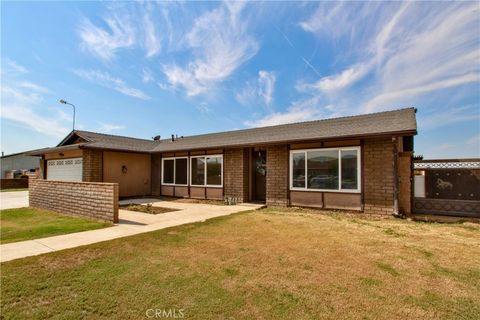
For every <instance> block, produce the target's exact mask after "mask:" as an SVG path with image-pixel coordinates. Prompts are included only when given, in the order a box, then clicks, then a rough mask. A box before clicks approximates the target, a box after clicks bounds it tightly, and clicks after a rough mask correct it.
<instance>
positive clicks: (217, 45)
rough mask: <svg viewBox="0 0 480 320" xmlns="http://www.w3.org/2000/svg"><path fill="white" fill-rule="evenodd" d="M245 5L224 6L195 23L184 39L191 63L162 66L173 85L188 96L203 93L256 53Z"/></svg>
mask: <svg viewBox="0 0 480 320" xmlns="http://www.w3.org/2000/svg"><path fill="white" fill-rule="evenodd" d="M244 5H245V3H242V2H233V3H224V4H222V5H220V7H218V8H216V9H213V10H211V11H208V12H206V13H204V14H203V15H201V16H200V17H198V18H197V19H196V20H195V21H194V23H193V28H192V30H191V31H190V32H189V33H188V34H187V36H186V46H187V47H188V49H190V50H192V51H193V58H192V60H191V61H190V62H189V63H188V64H187V65H186V66H183V67H182V66H179V65H177V64H164V65H163V72H164V73H165V76H166V77H167V81H168V82H169V83H170V84H171V85H172V86H174V87H181V88H183V89H185V91H186V94H187V95H188V96H195V95H198V94H201V93H204V92H206V91H208V90H210V89H211V88H212V87H213V86H214V85H215V84H217V83H218V82H220V81H222V80H224V79H226V78H228V77H229V76H230V75H231V74H232V73H233V72H234V71H235V70H236V69H237V68H238V67H239V66H240V65H242V64H243V63H244V62H245V61H247V60H249V59H250V58H252V57H253V56H254V55H255V54H256V53H257V50H258V44H257V42H256V41H255V39H254V38H253V37H252V36H250V35H249V34H248V33H247V27H248V23H247V21H246V18H245V17H244V16H243V15H242V11H243V9H244Z"/></svg>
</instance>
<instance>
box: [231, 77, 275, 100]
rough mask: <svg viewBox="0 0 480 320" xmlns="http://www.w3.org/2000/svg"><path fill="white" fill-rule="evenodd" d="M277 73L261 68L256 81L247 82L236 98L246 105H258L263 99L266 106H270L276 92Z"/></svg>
mask: <svg viewBox="0 0 480 320" xmlns="http://www.w3.org/2000/svg"><path fill="white" fill-rule="evenodd" d="M276 79H277V78H276V76H275V73H273V72H269V71H265V70H260V71H259V72H258V78H257V79H256V81H255V82H247V84H246V85H245V87H244V88H243V89H242V91H240V92H237V94H236V95H235V98H236V99H237V101H238V102H239V103H241V104H243V105H245V106H256V105H258V101H259V100H260V99H261V100H262V102H263V103H264V104H265V106H267V107H270V105H271V104H272V101H273V94H274V92H275V82H276Z"/></svg>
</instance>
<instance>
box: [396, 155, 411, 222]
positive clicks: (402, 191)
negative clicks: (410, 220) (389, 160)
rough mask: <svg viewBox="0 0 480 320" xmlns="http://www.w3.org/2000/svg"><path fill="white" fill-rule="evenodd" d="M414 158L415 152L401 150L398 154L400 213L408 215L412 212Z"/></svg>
mask: <svg viewBox="0 0 480 320" xmlns="http://www.w3.org/2000/svg"><path fill="white" fill-rule="evenodd" d="M412 159H413V152H410V151H409V152H399V154H398V167H397V170H398V179H399V194H398V205H399V210H400V213H401V214H405V215H406V216H407V217H408V216H410V214H411V213H412V202H411V201H412V180H413V172H412Z"/></svg>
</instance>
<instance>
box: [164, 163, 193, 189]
mask: <svg viewBox="0 0 480 320" xmlns="http://www.w3.org/2000/svg"><path fill="white" fill-rule="evenodd" d="M162 184H165V185H188V158H187V157H182V158H164V159H162Z"/></svg>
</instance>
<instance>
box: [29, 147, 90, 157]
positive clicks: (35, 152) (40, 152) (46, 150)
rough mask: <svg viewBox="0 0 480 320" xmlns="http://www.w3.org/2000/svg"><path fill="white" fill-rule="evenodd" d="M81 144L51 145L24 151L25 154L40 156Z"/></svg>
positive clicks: (70, 148)
mask: <svg viewBox="0 0 480 320" xmlns="http://www.w3.org/2000/svg"><path fill="white" fill-rule="evenodd" d="M80 147H81V144H69V145H66V146H60V147H53V148H43V149H37V150H32V151H29V152H25V154H26V155H29V156H42V155H44V154H46V153H50V152H58V151H64V150H73V149H80Z"/></svg>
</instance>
